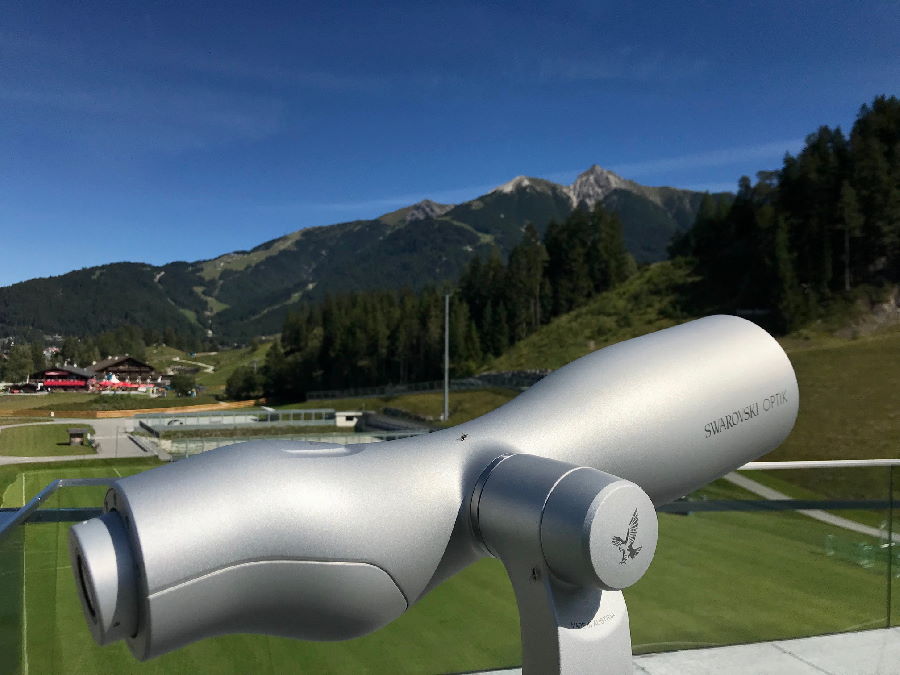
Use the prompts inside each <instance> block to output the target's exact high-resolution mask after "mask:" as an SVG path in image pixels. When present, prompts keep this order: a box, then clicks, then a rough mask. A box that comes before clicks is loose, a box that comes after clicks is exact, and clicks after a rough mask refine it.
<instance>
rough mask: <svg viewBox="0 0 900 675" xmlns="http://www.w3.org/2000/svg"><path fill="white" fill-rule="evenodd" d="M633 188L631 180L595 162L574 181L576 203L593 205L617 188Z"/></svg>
mask: <svg viewBox="0 0 900 675" xmlns="http://www.w3.org/2000/svg"><path fill="white" fill-rule="evenodd" d="M621 188H624V189H626V190H627V189H631V185H630V181H627V180H625V179H624V178H622V177H621V176H618V175H617V174H614V173H613V172H612V171H609V170H607V169H604V168H603V167H601V166H598V165H596V164H594V165H593V166H592V167H591V168H590V169H588V170H587V171H585V172H584V173H582V174H581V175H579V176H578V178H576V179H575V182H574V183H572V188H571V190H572V197H573V201H574V202H575V203H576V204H587V206H588V207H593V206H594V204H596V203H597V202H599V201H601V200H602V199H603V198H604V197H606V195H608V194H609V193H610V192H612V191H613V190H617V189H621Z"/></svg>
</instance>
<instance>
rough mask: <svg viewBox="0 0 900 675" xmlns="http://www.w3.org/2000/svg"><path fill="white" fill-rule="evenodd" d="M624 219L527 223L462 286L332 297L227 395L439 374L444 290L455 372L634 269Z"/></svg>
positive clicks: (240, 376) (239, 374)
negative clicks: (540, 226)
mask: <svg viewBox="0 0 900 675" xmlns="http://www.w3.org/2000/svg"><path fill="white" fill-rule="evenodd" d="M635 269H636V265H635V263H634V259H633V258H632V257H631V255H629V253H628V252H627V251H626V249H625V245H624V242H623V239H622V226H621V223H620V222H619V219H618V217H617V216H615V215H614V214H610V213H607V212H606V211H604V210H603V209H602V208H601V207H599V206H598V207H597V208H596V209H594V210H593V211H592V212H590V213H588V212H585V211H580V210H577V211H575V212H574V213H573V214H572V215H571V216H570V217H569V218H568V219H567V220H566V221H564V222H562V223H551V224H550V225H549V226H548V228H547V231H546V234H545V236H544V239H543V241H542V240H541V239H540V237H539V236H538V233H537V230H536V229H535V228H534V227H532V226H531V225H528V226H526V227H525V228H524V232H523V236H522V241H521V242H520V243H519V244H518V245H517V246H516V247H515V248H514V249H513V250H512V251H511V252H510V255H509V259H508V260H507V261H503V260H501V258H500V256H499V254H497V253H494V254H493V255H491V256H490V257H489V258H488V259H487V260H482V259H479V258H475V259H473V261H472V263H471V264H470V265H469V267H468V268H467V269H466V271H465V272H464V274H463V276H462V278H461V279H460V280H459V284H458V285H457V286H456V287H450V286H448V287H441V288H428V289H426V290H424V291H423V292H421V293H418V294H413V293H411V292H409V291H402V292H393V291H376V292H363V293H349V294H344V295H336V296H329V297H327V298H325V300H324V301H323V302H321V303H320V304H317V305H307V306H303V307H302V308H301V309H300V310H299V311H297V312H294V313H292V314H290V315H289V316H288V317H287V319H286V321H285V323H284V328H283V330H282V334H281V339H280V341H276V343H275V344H274V345H273V346H272V348H271V349H270V350H269V352H268V355H267V358H266V363H265V365H264V367H263V368H262V369H261V372H258V373H257V372H254V371H253V370H252V369H250V368H238V369H237V370H236V371H235V373H234V374H233V375H232V376H231V378H229V380H228V383H227V389H226V393H227V395H228V396H229V397H234V398H240V397H246V396H252V395H256V394H260V393H265V394H266V395H267V396H271V397H275V398H284V399H296V398H298V397H302V396H303V395H304V394H305V392H306V391H310V390H315V389H342V388H348V387H357V386H371V385H376V384H384V383H389V382H390V383H403V382H417V381H425V380H434V379H439V378H440V377H441V376H442V374H443V370H442V368H443V349H444V295H445V294H447V293H449V294H450V313H451V317H452V320H451V324H450V329H451V335H450V341H451V344H452V345H453V360H452V375H453V376H454V377H460V376H465V375H468V374H471V373H472V372H473V371H474V370H475V369H476V368H477V367H478V366H479V365H481V364H482V363H483V362H484V361H485V360H486V359H488V358H490V357H492V356H496V355H499V354H501V353H502V352H504V351H505V350H506V349H507V348H508V347H509V345H511V344H512V343H514V342H516V341H517V340H521V339H522V338H524V337H525V336H527V335H529V334H530V333H532V332H534V331H535V330H536V329H537V328H538V327H539V326H540V325H542V324H543V323H546V322H547V321H549V320H550V319H552V318H553V317H555V316H558V315H559V314H562V313H563V312H567V311H569V310H571V309H573V308H574V307H577V306H578V305H580V304H582V303H583V302H584V301H585V300H587V299H588V298H590V297H592V296H593V295H595V294H596V293H598V292H601V291H604V290H607V289H609V288H611V287H613V286H615V285H616V284H618V283H620V282H621V281H624V280H625V279H626V278H627V277H628V276H629V275H630V274H632V273H633V272H634V270H635Z"/></svg>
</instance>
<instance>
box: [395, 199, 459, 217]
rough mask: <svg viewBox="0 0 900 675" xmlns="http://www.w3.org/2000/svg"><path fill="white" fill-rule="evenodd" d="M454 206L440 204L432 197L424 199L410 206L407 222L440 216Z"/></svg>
mask: <svg viewBox="0 0 900 675" xmlns="http://www.w3.org/2000/svg"><path fill="white" fill-rule="evenodd" d="M452 208H453V204H438V203H437V202H433V201H431V200H430V199H423V200H422V201H420V202H418V203H416V204H413V205H412V206H410V207H409V212H408V213H407V214H406V222H407V223H412V222H415V221H417V220H427V219H428V218H438V217H439V216H442V215H444V214H445V213H447V211H449V210H450V209H452Z"/></svg>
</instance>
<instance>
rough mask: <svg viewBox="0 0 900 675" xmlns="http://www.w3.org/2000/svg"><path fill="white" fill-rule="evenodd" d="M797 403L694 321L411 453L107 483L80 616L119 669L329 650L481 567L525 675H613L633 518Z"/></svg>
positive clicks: (188, 463)
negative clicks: (306, 644)
mask: <svg viewBox="0 0 900 675" xmlns="http://www.w3.org/2000/svg"><path fill="white" fill-rule="evenodd" d="M798 402H799V396H798V389H797V380H796V378H795V376H794V371H793V369H792V367H791V364H790V362H789V361H788V358H787V356H786V355H785V353H784V352H783V351H782V349H781V347H780V346H779V345H778V343H777V342H776V341H775V340H774V339H773V338H772V337H771V336H769V335H768V334H767V333H766V332H765V331H764V330H762V329H761V328H759V327H758V326H756V325H754V324H752V323H750V322H748V321H745V320H743V319H739V318H736V317H732V316H712V317H708V318H705V319H700V320H698V321H692V322H690V323H686V324H683V325H681V326H677V327H674V328H669V329H666V330H662V331H659V332H657V333H652V334H649V335H645V336H643V337H639V338H635V339H633V340H628V341H626V342H622V343H619V344H616V345H613V346H611V347H607V348H605V349H601V350H598V351H596V352H593V353H591V354H589V355H587V356H584V357H582V358H580V359H578V360H577V361H574V362H572V363H570V364H569V365H567V366H565V367H564V368H561V369H559V370H557V371H555V372H554V373H552V374H551V375H549V376H547V377H546V378H545V379H543V380H542V381H540V382H538V383H537V384H536V385H534V386H533V387H532V388H531V389H529V390H528V391H525V392H524V393H522V394H521V395H519V396H518V397H516V398H515V399H513V400H512V401H510V402H509V403H507V404H506V405H504V406H502V407H500V408H498V409H496V410H494V411H492V412H490V413H488V414H486V415H484V416H483V417H480V418H478V419H475V420H472V421H470V422H467V423H465V424H461V425H459V426H456V427H453V428H449V429H444V430H441V431H437V432H435V433H431V434H428V435H425V436H417V437H412V438H408V439H403V440H397V441H391V442H389V443H375V444H359V445H349V446H339V445H331V444H327V443H302V442H288V441H252V442H247V443H238V444H236V445H232V446H228V447H224V448H219V449H217V450H213V451H211V452H207V453H204V454H201V455H197V456H194V457H191V458H189V459H186V460H184V461H181V462H177V463H173V464H169V465H166V466H162V467H160V468H157V469H153V470H151V471H147V472H145V473H141V474H138V475H135V476H131V477H128V478H122V479H120V480H117V481H116V482H115V483H114V484H113V487H112V488H110V490H109V492H108V494H107V496H106V499H105V502H104V513H103V515H101V516H100V517H98V518H94V519H92V520H89V521H86V522H83V523H80V524H78V525H75V526H74V527H72V529H71V534H70V540H69V541H70V546H69V548H70V553H71V558H72V566H73V570H74V573H75V577H76V583H77V586H78V589H79V591H80V597H81V602H82V607H83V609H84V614H85V617H86V619H87V623H88V625H89V627H90V630H91V632H92V634H93V636H94V638H95V639H96V640H97V642H98V643H100V644H107V643H110V642H113V641H116V640H125V642H126V643H127V645H128V647H129V648H130V649H131V652H132V653H133V654H134V656H135V657H136V658H138V659H140V660H145V659H149V658H152V657H155V656H158V655H160V654H163V653H165V652H168V651H170V650H173V649H177V648H179V647H181V646H183V645H186V644H188V643H190V642H193V641H196V640H200V639H203V638H206V637H210V636H214V635H221V634H225V633H263V634H270V635H280V636H288V637H294V638H299V639H304V640H345V639H349V638H354V637H358V636H361V635H364V634H366V633H369V632H371V631H374V630H376V629H378V628H380V627H382V626H385V625H386V624H388V623H390V622H391V621H393V620H394V619H396V618H397V617H399V616H400V615H401V614H403V612H405V611H406V610H407V609H408V608H409V607H411V606H412V605H413V604H414V603H415V602H416V601H418V600H419V599H420V598H422V596H423V595H425V594H426V593H427V592H428V591H430V590H431V589H433V588H435V587H436V586H437V585H438V584H440V583H441V582H443V581H444V580H446V579H447V578H449V577H450V576H452V575H453V574H455V573H456V572H458V571H460V570H461V569H463V568H464V567H466V566H467V565H469V564H471V563H473V562H475V561H476V560H478V559H479V558H482V557H484V556H489V555H492V556H496V557H498V558H500V559H501V561H502V562H503V564H504V565H505V567H506V570H507V572H508V573H509V576H510V580H511V582H512V585H513V589H514V591H515V593H516V599H517V602H518V605H519V612H520V618H521V627H522V649H523V668H524V670H525V672H526V673H528V672H535V673H538V672H554V671H555V672H573V673H574V672H627V671H628V670H630V668H631V666H630V660H631V643H630V634H629V631H628V618H627V610H626V608H625V604H624V600H623V599H622V594H621V593H620V590H621V589H622V588H625V587H627V586H629V585H630V584H632V583H634V582H635V581H637V580H638V579H639V578H640V577H641V576H642V575H643V573H644V572H645V571H646V569H647V567H648V566H649V564H650V561H651V560H652V558H653V552H654V550H655V548H656V538H657V521H656V513H655V509H654V506H655V505H657V506H658V505H660V504H664V503H666V502H669V501H671V500H673V499H677V498H678V497H681V496H683V495H685V494H687V493H689V492H691V491H693V490H695V489H697V488H699V487H701V486H703V485H705V484H706V483H708V482H710V481H712V480H714V479H716V478H719V477H721V476H722V475H724V474H725V473H727V472H729V471H732V470H734V469H735V468H737V467H738V466H741V465H742V464H744V463H746V462H748V461H751V460H753V459H756V458H757V457H759V456H761V455H763V454H765V453H767V452H769V451H771V450H772V449H774V448H775V447H776V446H778V445H779V444H780V443H781V442H782V441H783V440H784V439H785V438H786V437H787V435H788V434H789V433H790V431H791V428H792V427H793V424H794V420H795V418H796V415H797V409H798ZM248 490H250V495H249V496H246V497H245V496H243V495H246V494H247V492H248ZM236 495H242V496H241V497H236ZM591 645H593V647H592V646H591ZM597 650H600V651H605V652H606V656H605V657H604V658H603V659H598V658H597Z"/></svg>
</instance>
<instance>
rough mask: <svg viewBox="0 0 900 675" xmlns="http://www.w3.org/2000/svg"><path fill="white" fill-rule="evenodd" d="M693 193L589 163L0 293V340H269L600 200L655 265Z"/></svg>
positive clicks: (438, 273)
mask: <svg viewBox="0 0 900 675" xmlns="http://www.w3.org/2000/svg"><path fill="white" fill-rule="evenodd" d="M703 195H704V193H701V192H695V191H690V190H680V189H676V188H671V187H647V186H644V185H640V184H638V183H635V182H633V181H630V180H626V179H624V178H621V177H620V176H618V175H616V174H615V173H613V172H611V171H608V170H606V169H603V168H601V167H599V166H596V165H595V166H592V167H591V168H589V169H588V170H587V171H585V172H583V173H582V174H580V175H579V176H578V178H577V179H576V180H575V182H574V183H573V184H572V185H560V184H557V183H554V182H551V181H548V180H544V179H541V178H531V177H526V176H518V177H516V178H514V179H513V180H511V181H509V182H508V183H505V184H504V185H501V186H499V187H498V188H496V189H494V190H492V191H491V192H489V193H487V194H484V195H481V196H480V197H477V198H476V199H473V200H470V201H467V202H463V203H461V204H438V203H436V202H433V201H431V200H424V201H421V202H419V203H417V204H413V205H410V206H407V207H404V208H402V209H399V210H397V211H393V212H391V213H387V214H384V215H382V216H380V217H378V218H374V219H372V220H356V221H352V222H346V223H339V224H336V225H327V226H320V227H307V228H304V229H301V230H297V231H295V232H291V233H290V234H287V235H285V236H283V237H279V238H278V239H273V240H271V241H267V242H265V243H262V244H260V245H259V246H257V247H255V248H253V249H252V250H249V251H235V252H232V253H226V254H224V255H220V256H218V257H216V258H212V259H209V260H201V261H197V262H172V263H169V264H167V265H163V266H154V265H149V264H144V263H135V262H122V263H112V264H108V265H101V266H97V267H91V268H86V269H82V270H77V271H74V272H70V273H68V274H63V275H61V276H57V277H48V278H41V279H32V280H29V281H24V282H21V283H18V284H14V285H12V286H7V287H2V288H0V336H3V335H22V334H24V333H25V332H27V331H31V332H34V331H35V330H36V331H40V332H43V333H47V334H62V335H84V334H93V333H97V332H99V331H101V330H105V329H107V328H110V327H116V326H118V325H123V324H130V325H136V326H140V327H146V328H154V329H156V330H158V331H162V330H163V329H165V328H171V329H172V330H175V331H176V332H181V333H184V332H186V331H190V332H194V333H198V334H199V333H201V332H208V331H211V333H210V334H212V335H215V336H218V337H220V338H222V339H246V338H248V337H251V336H254V335H265V334H271V333H276V332H278V331H279V330H280V329H281V325H282V323H283V321H284V317H285V315H286V313H287V312H288V311H289V310H290V308H291V307H292V306H295V305H296V304H297V303H300V302H305V301H308V300H310V299H313V300H314V299H317V298H320V297H322V296H323V295H324V294H326V293H334V292H342V291H351V290H370V289H376V288H385V289H395V288H404V287H408V288H412V289H418V288H421V287H423V286H425V285H427V284H429V283H436V282H442V281H446V280H455V279H456V278H458V276H459V274H460V273H461V272H462V270H463V269H464V267H465V266H466V265H467V264H468V262H469V261H470V260H471V259H472V257H473V256H476V255H481V256H485V255H488V254H489V253H490V251H491V250H492V249H496V250H498V251H499V253H500V254H501V255H503V256H505V255H506V254H508V253H509V251H510V250H511V249H512V247H513V246H515V245H516V243H517V242H518V241H519V239H520V238H521V236H522V231H523V229H524V227H525V225H526V224H527V223H532V224H533V225H534V226H535V227H536V228H537V230H538V232H539V233H541V234H542V235H543V233H544V231H545V230H546V228H547V225H548V223H550V222H551V221H553V220H556V221H560V220H563V219H565V218H566V217H567V216H568V215H569V214H570V213H571V212H572V211H573V209H576V208H593V207H594V205H595V204H597V203H600V204H602V206H603V207H604V208H606V209H608V210H610V211H613V212H615V213H617V214H618V215H619V217H620V219H621V221H622V225H623V234H624V239H625V244H626V246H627V248H628V250H629V251H630V252H631V253H632V255H634V257H635V258H636V259H637V261H638V262H652V261H656V260H661V259H664V258H665V257H666V247H667V245H668V243H669V241H670V240H671V238H672V235H673V234H675V233H676V232H680V231H683V230H685V229H687V228H688V227H690V226H691V225H692V224H693V221H694V219H695V217H696V214H697V211H698V209H699V206H700V203H701V200H702V199H703Z"/></svg>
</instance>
